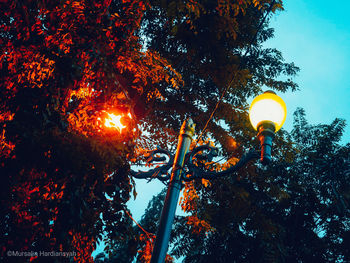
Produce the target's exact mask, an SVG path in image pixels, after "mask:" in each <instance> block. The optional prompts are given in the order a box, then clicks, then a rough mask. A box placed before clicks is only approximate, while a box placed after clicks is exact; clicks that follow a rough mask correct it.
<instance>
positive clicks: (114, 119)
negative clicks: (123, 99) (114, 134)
mask: <svg viewBox="0 0 350 263" xmlns="http://www.w3.org/2000/svg"><path fill="white" fill-rule="evenodd" d="M107 114H108V118H106V120H105V126H106V127H108V128H116V129H117V130H118V131H119V132H120V133H121V132H122V130H123V129H124V128H126V126H124V125H123V124H122V123H121V121H120V119H121V118H122V116H121V115H115V114H113V113H107Z"/></svg>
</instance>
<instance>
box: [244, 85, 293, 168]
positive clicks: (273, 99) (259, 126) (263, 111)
mask: <svg viewBox="0 0 350 263" xmlns="http://www.w3.org/2000/svg"><path fill="white" fill-rule="evenodd" d="M286 116H287V107H286V104H285V103H284V101H283V100H282V99H281V98H280V97H278V96H277V95H276V93H274V92H273V91H266V92H264V93H263V94H261V95H259V96H257V97H256V98H255V99H254V100H253V101H252V104H251V105H250V109H249V119H250V122H251V124H252V126H253V127H254V129H255V130H257V131H258V139H259V140H260V144H261V163H262V164H264V165H265V164H268V163H269V162H270V161H271V149H272V141H273V139H274V137H275V132H276V131H278V130H279V129H281V127H282V125H283V123H284V121H285V120H286Z"/></svg>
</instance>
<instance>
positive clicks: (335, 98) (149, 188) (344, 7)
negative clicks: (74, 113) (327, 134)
mask: <svg viewBox="0 0 350 263" xmlns="http://www.w3.org/2000/svg"><path fill="white" fill-rule="evenodd" d="M284 8H285V11H283V12H281V13H279V14H277V15H275V16H274V17H273V18H272V19H271V22H270V26H271V27H273V28H275V37H274V38H273V39H271V40H269V41H268V42H266V47H274V48H277V49H278V50H280V51H281V52H282V54H283V56H284V58H285V61H286V62H294V63H295V64H296V65H297V66H298V67H300V69H301V70H300V72H299V74H298V76H297V77H296V78H295V79H294V80H295V81H296V82H297V83H298V84H299V88H300V91H297V92H293V93H292V92H287V93H285V94H278V95H279V96H281V97H282V98H283V100H284V101H285V102H286V105H287V110H288V114H287V119H286V122H285V125H284V128H285V129H286V130H288V131H290V130H291V129H292V124H293V112H294V111H295V110H296V108H297V107H302V108H304V109H305V111H306V118H307V120H308V121H309V123H310V124H319V123H325V124H330V123H331V122H332V121H333V120H334V119H335V118H342V119H345V120H346V121H347V124H348V125H347V127H346V129H345V134H344V137H343V140H342V143H344V144H345V143H349V142H350V19H348V18H347V15H348V10H350V1H348V0H338V1H336V2H335V1H334V2H331V1H325V0H285V1H284ZM135 180H136V183H137V184H136V191H137V193H138V195H137V197H136V199H135V200H134V199H133V198H132V199H131V200H130V201H129V202H128V207H129V209H130V210H131V212H132V215H133V218H134V219H135V220H137V221H139V220H140V219H141V217H142V215H143V213H144V210H145V209H146V207H147V204H148V202H149V201H150V200H151V198H152V196H153V195H156V194H158V193H159V192H160V191H161V189H162V188H163V187H164V185H163V184H162V183H161V182H159V181H156V180H153V181H151V182H149V183H147V182H146V180H141V179H140V180H137V179H135ZM180 210H181V209H180V208H179V207H178V209H177V214H179V213H180V212H181V211H180ZM102 250H103V246H99V247H98V249H97V251H96V252H97V253H99V252H101V251H102ZM96 252H95V253H94V254H93V255H96V254H97V253H96Z"/></svg>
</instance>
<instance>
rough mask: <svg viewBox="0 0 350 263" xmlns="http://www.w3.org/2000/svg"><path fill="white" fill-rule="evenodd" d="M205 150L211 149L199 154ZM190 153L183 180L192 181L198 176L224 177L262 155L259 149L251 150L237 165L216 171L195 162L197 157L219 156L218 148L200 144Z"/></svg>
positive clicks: (200, 158)
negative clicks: (207, 152) (205, 153)
mask: <svg viewBox="0 0 350 263" xmlns="http://www.w3.org/2000/svg"><path fill="white" fill-rule="evenodd" d="M203 150H209V154H207V155H199V156H198V154H197V153H198V152H201V151H203ZM188 154H189V156H188V160H187V162H186V166H187V169H188V171H186V174H185V175H184V176H183V177H182V180H184V181H191V180H193V179H197V178H204V179H215V178H219V177H223V176H226V175H230V174H232V173H234V172H237V171H238V170H239V169H240V168H242V167H243V166H244V165H246V164H247V163H248V162H249V161H251V160H253V159H258V158H259V156H260V152H259V151H256V150H250V151H249V152H248V153H247V154H245V155H244V156H243V157H242V158H241V159H240V160H239V161H238V163H237V164H236V165H234V166H231V167H230V168H228V169H226V170H223V171H220V172H216V171H207V170H204V169H202V168H200V167H199V166H197V165H196V164H195V163H194V162H195V159H197V160H206V161H211V160H212V158H213V157H214V156H217V149H216V148H214V147H211V146H209V145H203V146H199V147H197V148H195V149H193V150H192V151H191V152H190V153H188ZM196 155H197V156H196ZM198 157H199V158H198Z"/></svg>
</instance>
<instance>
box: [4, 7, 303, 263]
mask: <svg viewBox="0 0 350 263" xmlns="http://www.w3.org/2000/svg"><path fill="white" fill-rule="evenodd" d="M0 5H1V10H6V11H5V12H3V13H2V14H1V15H0V19H1V23H0V24H1V26H0V27H1V31H0V39H1V40H0V41H1V50H0V57H1V59H0V61H1V62H0V71H1V75H0V79H1V80H0V83H1V84H0V85H1V90H0V92H1V96H0V108H1V112H0V116H1V118H0V123H1V128H2V137H1V149H2V151H1V153H0V164H1V165H0V174H1V175H2V176H3V178H4V179H3V184H2V185H1V200H2V201H1V202H2V203H1V204H2V206H1V207H2V211H1V212H2V213H1V220H0V221H1V223H0V229H1V234H2V235H3V236H5V237H6V238H5V239H4V240H2V243H1V244H2V247H3V255H2V259H4V260H7V261H9V260H13V261H16V258H14V257H13V258H9V257H6V256H5V254H4V253H5V252H6V251H9V250H18V249H21V250H23V251H26V250H33V251H41V250H46V251H52V250H55V251H72V250H74V251H77V252H78V255H77V257H76V260H80V261H91V260H92V259H91V256H90V255H91V251H92V250H93V248H94V246H95V244H96V241H97V240H98V239H101V238H102V233H104V232H106V233H107V236H106V241H107V243H110V245H112V244H113V242H114V241H115V240H118V239H119V238H124V236H125V238H128V235H131V233H132V231H131V225H130V224H131V222H130V219H129V216H128V215H127V213H128V210H127V207H126V205H125V203H126V201H127V200H128V199H129V197H130V192H131V190H132V181H131V180H130V177H129V175H128V170H129V163H128V161H129V160H135V158H136V157H138V154H139V153H142V152H144V150H145V149H147V148H150V147H152V146H153V145H154V144H155V143H156V142H160V144H161V145H163V146H164V145H166V142H169V147H172V146H173V145H174V143H173V142H174V140H172V141H171V140H169V138H170V139H174V138H176V136H175V134H177V131H178V128H179V127H180V124H181V121H182V120H183V119H184V117H187V115H188V114H189V113H191V116H192V117H193V118H194V120H195V122H196V123H198V124H200V125H199V127H198V129H197V130H202V131H204V137H203V141H205V140H206V139H207V137H208V136H210V135H212V136H213V138H214V141H215V143H217V144H220V145H222V147H223V149H224V153H225V154H226V155H228V156H229V155H231V154H235V156H237V157H239V156H240V155H241V154H242V152H243V151H244V150H245V148H244V146H243V144H242V143H241V142H246V141H249V140H250V138H252V137H253V136H255V134H254V135H252V134H253V131H252V130H249V131H247V132H246V133H241V132H239V131H240V130H243V129H242V128H243V127H244V129H246V127H247V123H248V119H247V115H246V113H245V111H244V110H245V109H246V107H247V105H246V98H247V97H249V96H250V95H253V94H257V93H259V92H260V91H261V88H260V85H266V86H268V87H270V88H272V89H275V90H278V91H283V92H284V91H287V90H295V89H296V87H297V85H296V84H295V83H294V82H292V81H291V80H286V81H280V80H278V78H279V76H280V75H286V76H294V75H295V74H296V72H297V71H298V68H297V67H295V66H294V65H293V64H290V63H285V62H284V61H283V58H282V56H281V54H280V52H278V51H277V50H273V49H268V48H264V47H263V46H262V43H263V42H264V41H265V40H266V39H268V38H270V37H272V36H273V30H272V29H269V28H268V18H269V17H270V16H271V15H272V13H273V12H275V11H277V10H281V9H282V5H281V2H280V1H269V0H262V1H255V0H254V1H251V0H243V1H234V2H228V3H226V2H222V1H189V2H188V3H187V2H186V3H183V2H182V1H171V2H165V1H140V0H123V1H103V2H100V1H93V0H85V1H70V0H66V1H60V2H52V1H31V0H27V1H21V2H16V1H13V2H10V1H2V2H1V3H0ZM217 102H220V103H217ZM179 105H182V106H181V107H179ZM213 109H216V110H215V112H214V114H213V116H212V118H211V121H210V122H208V126H207V128H206V127H205V125H204V124H205V123H206V121H207V120H208V118H209V117H210V115H211V112H213ZM110 112H114V113H118V114H120V115H122V116H123V118H122V121H123V123H124V125H126V126H127V127H128V129H127V130H128V132H125V130H124V131H123V130H121V131H117V130H115V129H106V128H104V127H103V119H104V118H105V117H107V113H110ZM229 112H230V113H229ZM128 116H131V117H128ZM221 121H223V122H224V123H225V124H226V125H227V128H223V127H222V126H221V124H222V123H221ZM138 124H141V126H138ZM139 127H141V129H142V128H144V130H145V131H147V130H148V131H150V130H151V131H152V134H154V136H153V138H154V137H156V136H159V135H161V136H159V139H158V140H155V141H152V136H144V135H140V133H141V131H140V129H139ZM163 131H164V132H163ZM199 141H201V140H199ZM199 143H201V142H199ZM135 144H136V146H137V147H136V148H137V149H136V150H135V149H134V147H135ZM249 169H250V171H253V170H254V166H250V168H249ZM186 189H187V190H186V191H190V186H188V188H186ZM193 219H196V218H195V217H193ZM202 221H203V220H202ZM202 221H201V222H202ZM193 222H194V223H195V222H197V221H196V220H194V221H193ZM203 224H204V221H203ZM145 244H147V240H145ZM110 248H111V247H110V246H107V249H106V250H107V251H108V250H109V249H110ZM30 260H36V261H37V262H40V261H44V259H43V258H40V257H38V258H35V257H33V258H31V259H30ZM58 260H62V261H63V260H65V259H58ZM67 260H68V259H67Z"/></svg>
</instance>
